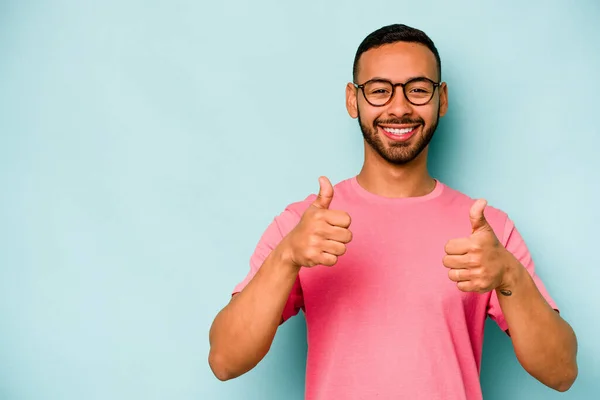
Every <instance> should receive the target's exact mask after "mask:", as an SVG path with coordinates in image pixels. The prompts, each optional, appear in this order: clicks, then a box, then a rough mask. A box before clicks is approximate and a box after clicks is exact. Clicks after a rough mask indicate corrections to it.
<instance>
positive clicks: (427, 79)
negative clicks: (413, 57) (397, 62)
mask: <svg viewBox="0 0 600 400" xmlns="http://www.w3.org/2000/svg"><path fill="white" fill-rule="evenodd" d="M416 81H427V82H430V83H431V84H432V85H433V90H432V91H431V96H430V97H429V99H427V101H425V102H423V103H415V102H413V101H411V100H410V99H409V98H408V96H407V95H406V91H405V90H406V89H405V88H406V86H407V85H409V84H411V83H413V82H416ZM372 82H384V83H389V84H390V86H391V87H392V94H391V95H390V98H389V99H388V101H386V102H385V103H384V104H373V103H371V102H370V101H369V99H368V98H367V95H366V94H365V85H368V84H369V83H372ZM352 84H353V85H354V87H355V88H357V89H360V90H361V92H362V94H363V97H364V98H365V100H366V101H367V103H369V104H370V105H372V106H373V107H385V106H387V105H388V104H390V102H391V101H392V99H393V98H394V94H396V87H397V86H400V87H401V88H402V94H404V98H405V99H406V100H407V101H408V102H409V103H410V104H412V105H415V106H424V105H425V104H427V103H429V102H430V101H431V99H433V96H434V95H435V90H436V89H437V88H438V87H440V86H441V85H442V82H435V81H433V80H431V79H429V78H425V77H418V78H412V79H409V80H408V81H406V82H404V83H392V82H391V81H389V80H387V79H370V80H368V81H366V82H365V83H363V84H360V85H359V84H357V83H354V82H353V83H352Z"/></svg>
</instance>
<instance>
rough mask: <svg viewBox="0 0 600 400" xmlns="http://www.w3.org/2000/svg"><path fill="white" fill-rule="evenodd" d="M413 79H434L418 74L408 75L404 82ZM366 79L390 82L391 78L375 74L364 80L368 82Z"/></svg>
mask: <svg viewBox="0 0 600 400" xmlns="http://www.w3.org/2000/svg"><path fill="white" fill-rule="evenodd" d="M413 79H430V80H432V81H434V82H435V79H431V78H428V77H426V76H422V75H419V76H411V77H409V78H408V79H406V80H405V81H404V82H408V81H411V80H413ZM368 81H388V82H392V80H391V79H388V78H381V77H379V76H375V77H373V78H371V79H367V81H366V82H368Z"/></svg>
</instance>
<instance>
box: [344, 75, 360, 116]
mask: <svg viewBox="0 0 600 400" xmlns="http://www.w3.org/2000/svg"><path fill="white" fill-rule="evenodd" d="M357 92H358V90H357V89H356V87H355V86H354V84H352V83H348V84H347V85H346V110H348V114H349V115H350V117H351V118H358V106H357V104H356V102H357V99H356V94H357Z"/></svg>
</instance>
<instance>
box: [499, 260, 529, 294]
mask: <svg viewBox="0 0 600 400" xmlns="http://www.w3.org/2000/svg"><path fill="white" fill-rule="evenodd" d="M505 265H506V267H505V268H506V269H505V270H504V275H503V277H502V282H501V283H500V285H499V286H498V287H497V288H496V290H497V291H499V292H501V293H502V294H504V295H510V294H507V293H512V292H513V291H514V289H515V288H516V287H517V286H518V285H519V283H520V282H522V280H523V277H524V274H525V273H527V271H526V270H525V267H524V266H523V265H522V264H521V263H520V262H519V261H518V260H517V259H516V258H515V257H514V256H513V255H512V254H511V253H510V252H508V251H507V261H506V264H505Z"/></svg>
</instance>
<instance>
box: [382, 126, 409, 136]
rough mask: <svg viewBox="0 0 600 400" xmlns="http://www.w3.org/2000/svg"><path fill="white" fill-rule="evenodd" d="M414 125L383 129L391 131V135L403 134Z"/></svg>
mask: <svg viewBox="0 0 600 400" xmlns="http://www.w3.org/2000/svg"><path fill="white" fill-rule="evenodd" d="M382 128H383V127H382ZM414 129H415V127H414V126H413V127H410V128H403V129H396V128H383V130H384V131H386V132H388V133H391V134H392V135H404V134H406V133H409V132H412V131H413V130H414Z"/></svg>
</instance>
